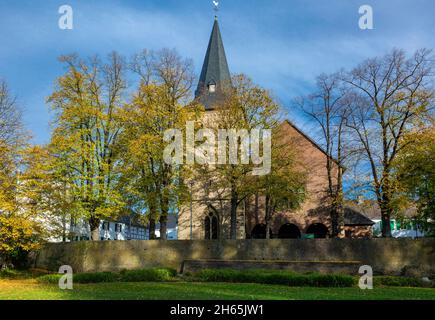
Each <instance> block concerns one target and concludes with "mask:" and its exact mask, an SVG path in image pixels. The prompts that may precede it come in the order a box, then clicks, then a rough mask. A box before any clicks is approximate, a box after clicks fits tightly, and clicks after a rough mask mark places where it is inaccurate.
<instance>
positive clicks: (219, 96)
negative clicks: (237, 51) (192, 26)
mask: <svg viewBox="0 0 435 320" xmlns="http://www.w3.org/2000/svg"><path fill="white" fill-rule="evenodd" d="M230 86H231V76H230V70H229V68H228V63H227V57H226V55H225V49H224V44H223V41H222V35H221V32H220V29H219V23H218V19H217V17H215V20H214V24H213V30H212V32H211V36H210V41H209V43H208V48H207V53H206V54H205V59H204V64H203V66H202V71H201V75H200V77H199V82H198V88H197V89H196V91H195V98H196V99H198V101H199V102H200V103H201V104H203V105H204V106H205V110H213V109H215V107H216V105H217V104H219V103H220V102H221V101H222V100H223V98H224V92H225V88H228V87H230Z"/></svg>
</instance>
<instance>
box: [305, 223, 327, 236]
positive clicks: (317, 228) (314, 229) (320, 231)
mask: <svg viewBox="0 0 435 320" xmlns="http://www.w3.org/2000/svg"><path fill="white" fill-rule="evenodd" d="M306 233H308V234H314V238H315V239H323V238H326V237H327V235H328V228H327V227H326V226H325V225H324V224H323V223H313V224H312V225H310V226H309V227H308V229H307V232H306Z"/></svg>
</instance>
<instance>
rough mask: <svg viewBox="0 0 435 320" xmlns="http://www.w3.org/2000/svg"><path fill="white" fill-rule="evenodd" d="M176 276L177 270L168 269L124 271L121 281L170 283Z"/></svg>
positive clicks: (121, 274)
mask: <svg viewBox="0 0 435 320" xmlns="http://www.w3.org/2000/svg"><path fill="white" fill-rule="evenodd" d="M176 275H177V271H176V270H174V269H167V268H154V269H141V270H123V271H121V273H120V279H121V281H125V282H140V281H170V280H172V279H173V278H174V277H175V276H176Z"/></svg>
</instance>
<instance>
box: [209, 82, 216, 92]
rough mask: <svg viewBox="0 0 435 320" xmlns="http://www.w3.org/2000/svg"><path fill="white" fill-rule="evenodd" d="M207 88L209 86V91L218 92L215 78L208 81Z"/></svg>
mask: <svg viewBox="0 0 435 320" xmlns="http://www.w3.org/2000/svg"><path fill="white" fill-rule="evenodd" d="M207 88H208V92H209V93H215V92H216V82H215V81H214V80H211V81H210V82H209V83H208V85H207Z"/></svg>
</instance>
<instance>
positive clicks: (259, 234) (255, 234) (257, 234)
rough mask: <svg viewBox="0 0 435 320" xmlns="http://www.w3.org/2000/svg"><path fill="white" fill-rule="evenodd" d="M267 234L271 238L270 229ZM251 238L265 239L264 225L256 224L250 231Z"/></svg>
mask: <svg viewBox="0 0 435 320" xmlns="http://www.w3.org/2000/svg"><path fill="white" fill-rule="evenodd" d="M269 236H270V238H272V230H270V229H269ZM251 238H252V239H266V225H265V224H257V225H255V227H254V229H252V232H251Z"/></svg>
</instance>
